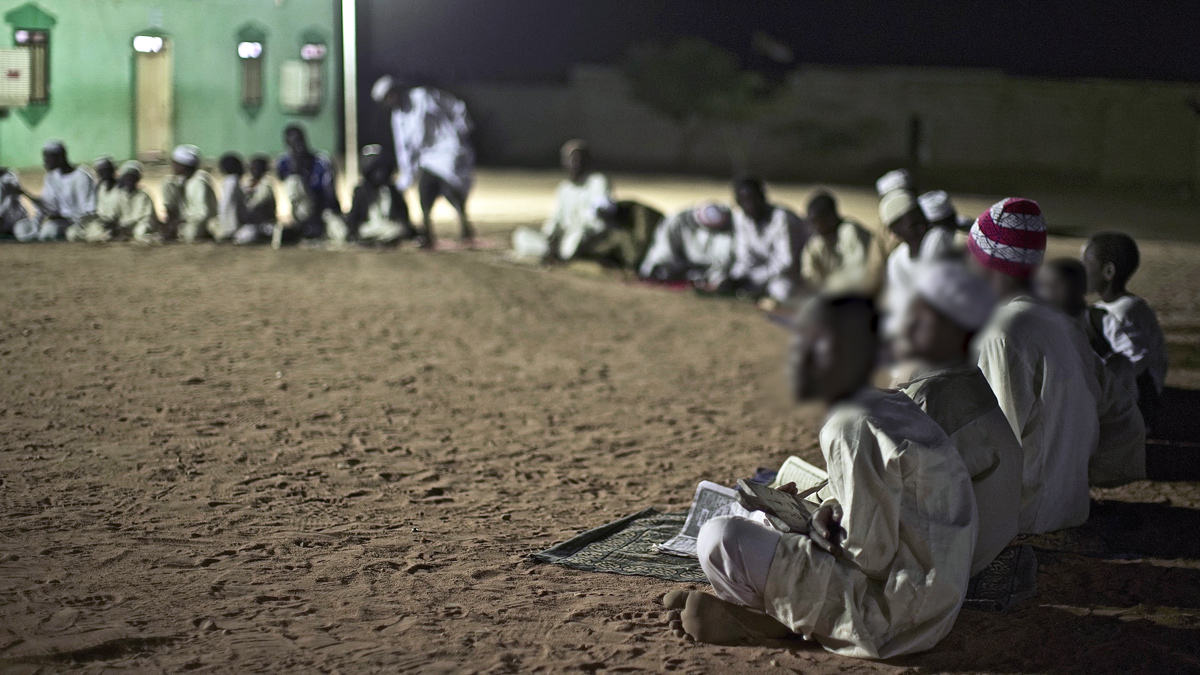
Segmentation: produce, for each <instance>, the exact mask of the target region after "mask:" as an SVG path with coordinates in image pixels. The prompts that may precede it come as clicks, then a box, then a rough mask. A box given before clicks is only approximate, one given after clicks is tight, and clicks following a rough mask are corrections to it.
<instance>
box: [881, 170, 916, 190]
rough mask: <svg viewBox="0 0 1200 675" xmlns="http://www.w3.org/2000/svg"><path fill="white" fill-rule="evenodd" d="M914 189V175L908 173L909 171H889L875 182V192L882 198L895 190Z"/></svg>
mask: <svg viewBox="0 0 1200 675" xmlns="http://www.w3.org/2000/svg"><path fill="white" fill-rule="evenodd" d="M911 189H913V180H912V175H911V174H909V173H908V169H896V170H894V171H889V172H887V173H885V174H883V175H882V176H880V177H879V180H877V181H875V192H877V193H879V196H880V197H882V196H884V195H886V194H887V193H889V192H891V191H893V190H911Z"/></svg>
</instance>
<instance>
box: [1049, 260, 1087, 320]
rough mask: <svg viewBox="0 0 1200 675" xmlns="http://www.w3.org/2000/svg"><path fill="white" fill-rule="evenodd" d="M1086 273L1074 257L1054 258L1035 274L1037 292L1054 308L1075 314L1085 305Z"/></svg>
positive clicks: (1071, 314) (1070, 314) (1068, 313)
mask: <svg viewBox="0 0 1200 675" xmlns="http://www.w3.org/2000/svg"><path fill="white" fill-rule="evenodd" d="M1087 281H1088V274H1087V270H1086V269H1084V267H1083V263H1081V262H1079V261H1078V260H1076V259H1074V258H1055V259H1054V260H1051V261H1050V262H1048V263H1046V264H1045V265H1043V266H1042V269H1041V270H1040V271H1038V275H1037V283H1036V285H1037V294H1038V297H1040V298H1041V299H1042V300H1045V301H1046V302H1048V303H1050V305H1051V306H1053V307H1054V308H1055V309H1058V310H1060V311H1062V312H1063V313H1065V314H1067V315H1068V316H1075V315H1076V314H1079V313H1080V312H1082V311H1083V309H1084V308H1085V307H1087V300H1086V299H1085V298H1086V296H1087V289H1088V283H1087Z"/></svg>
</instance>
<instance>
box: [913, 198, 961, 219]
mask: <svg viewBox="0 0 1200 675" xmlns="http://www.w3.org/2000/svg"><path fill="white" fill-rule="evenodd" d="M917 201H918V202H919V203H920V204H921V211H922V212H924V213H925V219H926V220H928V221H929V222H931V223H935V222H937V221H939V220H946V219H947V218H956V219H957V218H958V212H957V211H955V210H954V203H953V202H951V201H950V195H948V194H946V192H945V190H934V191H932V192H926V193H925V194H923V195H921V196H920V197H917Z"/></svg>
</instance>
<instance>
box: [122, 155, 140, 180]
mask: <svg viewBox="0 0 1200 675" xmlns="http://www.w3.org/2000/svg"><path fill="white" fill-rule="evenodd" d="M130 171H136V172H138V175H139V176H140V175H142V174H143V173H145V168H144V167H143V166H142V163H141V162H139V161H137V160H136V159H131V160H129V161H128V162H125V163H124V164H122V165H121V170H120V175H122V176H124V175H125V174H127V173H129V172H130Z"/></svg>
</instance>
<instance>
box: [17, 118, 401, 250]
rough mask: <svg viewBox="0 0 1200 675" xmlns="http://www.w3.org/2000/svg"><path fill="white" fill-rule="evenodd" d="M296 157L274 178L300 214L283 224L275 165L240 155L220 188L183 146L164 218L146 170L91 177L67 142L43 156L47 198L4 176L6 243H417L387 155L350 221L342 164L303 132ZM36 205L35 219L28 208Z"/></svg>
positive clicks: (227, 159)
mask: <svg viewBox="0 0 1200 675" xmlns="http://www.w3.org/2000/svg"><path fill="white" fill-rule="evenodd" d="M284 141H285V144H286V146H287V148H288V151H287V152H286V153H285V154H283V155H282V156H281V157H279V158H278V160H277V161H275V162H274V164H275V173H276V175H277V176H278V178H279V180H280V181H281V182H282V186H283V194H284V195H285V196H286V199H287V201H288V204H289V206H290V208H291V222H290V223H288V224H286V225H283V224H281V223H280V220H279V218H278V213H277V211H278V209H277V204H276V197H275V195H276V185H275V182H274V181H273V180H272V178H271V176H270V175H269V170H270V168H271V164H272V161H271V159H270V158H269V157H267V156H265V155H255V156H253V157H252V158H251V159H250V161H249V162H244V161H243V160H242V158H241V157H240V156H238V155H237V154H235V153H228V154H226V155H224V156H222V157H221V158H220V160H219V162H218V166H219V167H220V170H221V172H222V174H224V175H223V179H222V180H221V184H220V186H219V187H218V185H217V181H216V180H215V179H214V177H213V176H212V175H211V174H210V173H208V172H207V171H205V170H204V169H203V168H201V159H202V157H201V153H200V150H199V148H196V147H195V146H190V145H181V146H179V147H177V148H175V150H174V151H173V152H172V153H171V175H170V176H169V177H168V178H167V179H166V180H164V182H163V185H162V206H163V209H162V212H161V214H160V212H159V211H158V209H157V208H156V207H155V204H154V200H153V199H152V198H151V196H150V195H149V194H148V193H147V192H146V191H145V190H143V189H142V187H141V180H142V175H143V174H144V172H145V169H144V167H143V165H142V164H141V163H140V162H137V161H129V162H125V163H123V164H121V165H120V166H117V165H116V164H115V163H114V161H113V160H112V158H111V157H107V156H105V157H100V158H98V159H97V160H96V161H95V162H94V163H93V165H92V167H91V169H90V170H89V169H88V168H86V167H82V166H79V165H76V164H73V163H71V161H70V159H69V157H68V153H67V149H66V146H65V145H64V144H63V143H62V142H61V141H57V140H54V141H49V142H47V143H46V144H45V146H44V147H43V152H42V156H43V163H44V167H45V170H46V175H45V179H44V182H43V187H42V192H41V194H40V195H32V194H30V193H28V192H27V191H26V190H24V189H23V188H22V186H21V185H20V182H19V181H18V179H17V177H16V175H15V174H14V173H12V172H10V171H7V170H4V169H0V237H8V238H12V239H16V240H17V241H20V242H34V241H53V240H58V239H66V240H68V241H84V242H94V243H98V242H107V241H121V240H125V241H133V242H137V243H142V244H152V243H162V242H164V241H170V240H179V241H182V242H186V243H192V242H197V241H202V240H212V241H218V242H223V241H229V242H233V243H237V244H253V243H265V242H273V243H275V244H281V243H284V242H295V241H299V240H318V239H329V240H332V241H336V242H345V241H360V242H378V243H381V244H395V243H398V242H399V241H401V240H402V239H403V238H406V237H408V238H415V237H416V232H415V230H414V229H413V227H412V225H411V222H410V220H409V217H408V209H407V206H406V204H405V202H404V199H403V196H402V195H400V194H399V193H398V191H397V190H396V189H395V186H394V185H393V184H392V180H391V178H392V175H393V174H394V168H393V167H394V162H392V161H391V160H390V159H388V158H387V157H386V156H385V155H384V154H383V153H382V152H381V151H380V149H379V147H378V146H371V147H369V148H367V149H366V150H365V152H364V156H363V161H362V173H363V175H362V179H361V181H360V183H359V185H358V186H357V187H356V188H355V191H354V198H353V201H352V203H351V208H350V210H349V211H347V212H345V213H343V212H342V210H341V208H340V205H339V202H338V197H337V191H336V171H335V168H334V165H333V162H332V161H331V160H330V159H329V157H328V156H326V155H325V154H323V153H319V152H314V151H312V150H311V149H310V148H309V146H308V141H307V138H306V136H305V133H304V131H303V129H301V128H300V127H298V126H290V127H288V128H287V129H286V130H285V132H284ZM22 197H25V198H27V199H29V200H30V201H31V202H32V204H33V206H34V209H33V213H32V214H31V213H30V212H29V210H28V209H26V207H25V206H24V204H22V202H21V198H22Z"/></svg>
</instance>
